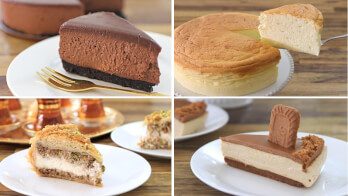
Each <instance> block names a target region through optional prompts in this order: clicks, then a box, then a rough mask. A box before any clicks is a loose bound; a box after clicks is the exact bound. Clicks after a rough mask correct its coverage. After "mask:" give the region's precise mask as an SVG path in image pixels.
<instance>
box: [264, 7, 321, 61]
mask: <svg viewBox="0 0 348 196" xmlns="http://www.w3.org/2000/svg"><path fill="white" fill-rule="evenodd" d="M322 29H323V15H322V13H321V12H320V11H319V10H318V9H317V8H315V7H314V6H313V5H311V4H292V5H284V6H281V7H278V8H275V9H271V10H267V11H264V12H262V13H261V15H260V25H259V32H260V36H261V40H262V41H264V42H266V43H269V44H271V45H273V46H276V47H280V48H286V49H289V50H294V51H298V52H304V53H308V54H313V55H319V52H320V46H321V31H322Z"/></svg>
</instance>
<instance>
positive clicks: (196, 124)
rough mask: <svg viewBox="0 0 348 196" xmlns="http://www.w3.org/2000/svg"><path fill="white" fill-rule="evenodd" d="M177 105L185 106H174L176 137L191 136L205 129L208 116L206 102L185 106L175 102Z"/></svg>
mask: <svg viewBox="0 0 348 196" xmlns="http://www.w3.org/2000/svg"><path fill="white" fill-rule="evenodd" d="M176 104H178V105H183V106H181V107H180V106H179V107H176V106H174V107H175V111H174V137H178V136H184V135H189V134H192V133H195V132H197V131H200V130H202V129H203V128H204V124H205V121H206V119H207V116H208V112H207V111H206V109H207V105H206V104H205V103H204V101H198V102H194V103H190V102H188V103H187V104H183V103H177V100H175V103H174V105H176Z"/></svg>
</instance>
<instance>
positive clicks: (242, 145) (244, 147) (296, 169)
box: [221, 105, 327, 187]
mask: <svg viewBox="0 0 348 196" xmlns="http://www.w3.org/2000/svg"><path fill="white" fill-rule="evenodd" d="M284 114H286V115H284ZM299 118H300V115H299V113H298V111H297V110H296V109H295V108H291V107H287V106H283V105H277V106H275V107H274V109H273V111H272V115H271V125H270V129H271V130H272V133H271V132H270V134H269V136H266V135H250V134H237V135H231V136H228V137H222V138H221V149H222V153H223V156H224V159H225V162H226V163H227V164H228V165H230V166H232V167H235V168H238V169H242V170H245V171H248V172H251V173H254V174H258V175H261V176H265V177H268V178H271V179H273V180H277V181H280V182H284V183H287V184H289V185H292V186H297V187H303V186H304V187H311V186H312V185H313V184H314V183H315V181H316V180H317V179H318V178H319V176H320V173H321V171H322V169H323V166H324V163H325V160H326V157H327V147H326V146H325V142H324V140H323V139H322V138H320V137H317V136H314V135H308V136H306V137H302V138H297V128H295V129H293V127H296V126H298V123H299V121H300V120H299ZM272 122H273V123H272ZM292 123H294V125H292ZM294 135H295V137H294ZM275 141H276V143H275Z"/></svg>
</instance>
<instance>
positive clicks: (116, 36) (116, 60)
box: [59, 12, 161, 92]
mask: <svg viewBox="0 0 348 196" xmlns="http://www.w3.org/2000/svg"><path fill="white" fill-rule="evenodd" d="M59 34H60V44H59V55H60V58H61V59H62V62H63V67H64V69H65V70H66V71H68V72H71V73H75V74H78V75H82V76H86V77H89V78H92V79H98V80H102V81H106V82H111V83H115V84H119V85H122V86H125V87H131V88H134V89H139V90H143V91H148V92H150V91H152V87H153V86H154V85H158V84H159V77H160V70H159V67H158V61H157V58H158V55H159V53H160V51H161V47H160V46H159V45H158V44H157V43H156V42H155V41H154V40H153V39H152V38H151V37H150V36H148V35H147V34H146V33H144V32H143V31H141V30H139V29H137V28H136V27H135V26H133V25H132V24H130V23H129V22H128V21H126V20H124V19H122V18H121V17H118V16H117V15H115V14H114V13H112V12H97V13H94V14H88V15H84V16H80V17H77V18H74V19H71V20H69V21H67V22H66V23H64V24H63V25H62V26H61V28H60V31H59Z"/></svg>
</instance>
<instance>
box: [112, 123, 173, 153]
mask: <svg viewBox="0 0 348 196" xmlns="http://www.w3.org/2000/svg"><path fill="white" fill-rule="evenodd" d="M142 123H143V122H142V121H137V122H132V123H127V124H124V125H122V126H120V127H118V128H116V129H115V130H114V131H113V132H112V133H111V140H112V141H113V142H114V143H115V144H117V145H119V146H121V147H123V148H126V149H128V150H131V151H134V152H137V153H141V154H145V155H149V156H154V157H158V158H166V159H170V158H171V157H172V153H171V150H165V149H156V150H148V149H142V148H140V147H138V146H137V148H134V147H132V146H128V145H127V144H125V143H123V142H122V141H120V139H119V138H120V134H127V135H128V137H136V138H134V140H135V141H140V136H141V135H136V136H133V135H130V134H128V132H127V129H126V128H125V127H127V126H131V125H139V129H143V130H144V132H143V133H144V134H145V132H146V129H145V128H144V127H142Z"/></svg>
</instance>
